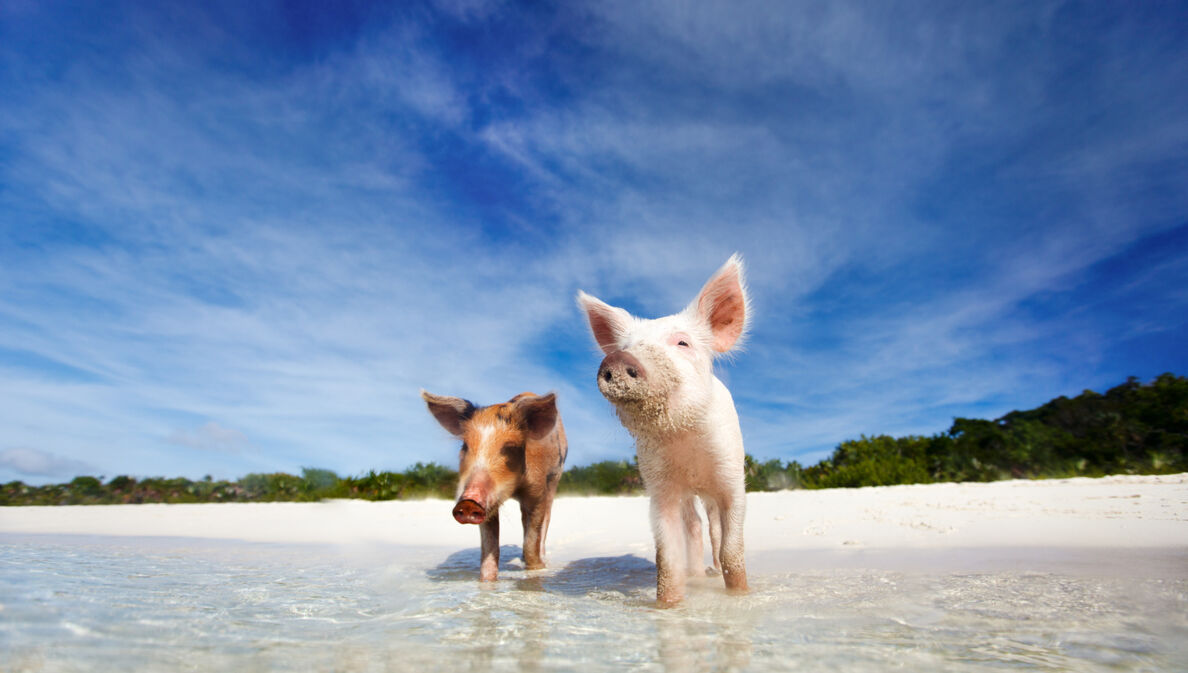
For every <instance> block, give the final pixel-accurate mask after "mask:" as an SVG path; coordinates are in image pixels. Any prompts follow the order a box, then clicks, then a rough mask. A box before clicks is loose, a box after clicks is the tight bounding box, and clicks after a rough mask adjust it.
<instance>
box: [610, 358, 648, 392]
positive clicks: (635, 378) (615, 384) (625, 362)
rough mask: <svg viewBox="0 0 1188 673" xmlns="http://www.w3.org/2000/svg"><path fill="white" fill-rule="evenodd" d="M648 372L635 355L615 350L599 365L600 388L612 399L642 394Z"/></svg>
mask: <svg viewBox="0 0 1188 673" xmlns="http://www.w3.org/2000/svg"><path fill="white" fill-rule="evenodd" d="M647 376H648V373H647V370H646V369H644V366H643V364H642V363H640V361H639V360H638V359H636V357H635V356H634V355H631V354H630V353H628V352H626V351H615V352H614V353H611V354H610V355H608V356H606V358H604V359H603V360H602V364H601V365H599V367H598V389H599V390H601V391H602V394H603V395H606V396H607V397H608V398H610V399H627V398H633V397H637V396H639V395H640V394H641V392H642V390H643V386H642V385H640V384H642V383H643V382H644V380H645V379H647Z"/></svg>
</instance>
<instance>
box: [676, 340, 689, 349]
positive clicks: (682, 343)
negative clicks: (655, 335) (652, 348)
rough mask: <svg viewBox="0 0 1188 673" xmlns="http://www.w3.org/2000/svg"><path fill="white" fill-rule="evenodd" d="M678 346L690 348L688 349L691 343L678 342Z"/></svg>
mask: <svg viewBox="0 0 1188 673" xmlns="http://www.w3.org/2000/svg"><path fill="white" fill-rule="evenodd" d="M677 345H678V346H684V347H685V348H688V347H689V342H687V341H678V342H677Z"/></svg>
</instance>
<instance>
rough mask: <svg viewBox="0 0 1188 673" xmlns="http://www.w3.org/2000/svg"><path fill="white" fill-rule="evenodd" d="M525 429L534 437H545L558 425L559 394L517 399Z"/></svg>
mask: <svg viewBox="0 0 1188 673" xmlns="http://www.w3.org/2000/svg"><path fill="white" fill-rule="evenodd" d="M516 409H517V410H518V411H519V412H520V417H521V418H523V419H524V429H525V430H526V431H527V432H528V436H529V437H530V438H532V439H541V438H542V437H545V436H546V435H548V434H549V433H550V432H552V431H553V428H555V427H556V426H557V394H556V393H549V394H548V395H533V396H532V397H523V398H520V399H519V400H516Z"/></svg>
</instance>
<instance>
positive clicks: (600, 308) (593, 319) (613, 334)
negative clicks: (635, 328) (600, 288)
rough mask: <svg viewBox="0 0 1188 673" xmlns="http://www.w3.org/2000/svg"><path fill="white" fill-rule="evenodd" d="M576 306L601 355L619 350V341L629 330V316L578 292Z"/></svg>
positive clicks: (618, 309) (620, 310)
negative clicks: (586, 323) (584, 315)
mask: <svg viewBox="0 0 1188 673" xmlns="http://www.w3.org/2000/svg"><path fill="white" fill-rule="evenodd" d="M577 302H578V306H580V307H581V309H582V311H584V312H585V314H586V320H589V321H590V331H591V332H593V333H594V340H595V341H597V342H598V347H599V348H601V349H602V352H603V353H606V354H607V355H610V354H611V353H613V352H615V351H617V350H619V339H620V338H621V337H622V336H623V335H624V334H626V333H627V330H629V329H630V328H631V314H630V313H628V312H627V311H624V310H623V309H621V308H618V307H615V306H611V305H610V304H607V303H604V302H603V301H601V300H600V299H598V298H597V297H592V296H590V295H588V294H586V293H585V292H582V291H581V290H578V296H577Z"/></svg>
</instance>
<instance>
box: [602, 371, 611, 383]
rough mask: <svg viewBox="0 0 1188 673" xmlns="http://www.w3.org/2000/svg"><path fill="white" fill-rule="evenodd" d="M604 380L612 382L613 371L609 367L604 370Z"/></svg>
mask: <svg viewBox="0 0 1188 673" xmlns="http://www.w3.org/2000/svg"><path fill="white" fill-rule="evenodd" d="M602 380H603V381H606V382H607V383H610V380H611V371H610V370H609V369H604V370H602Z"/></svg>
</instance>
